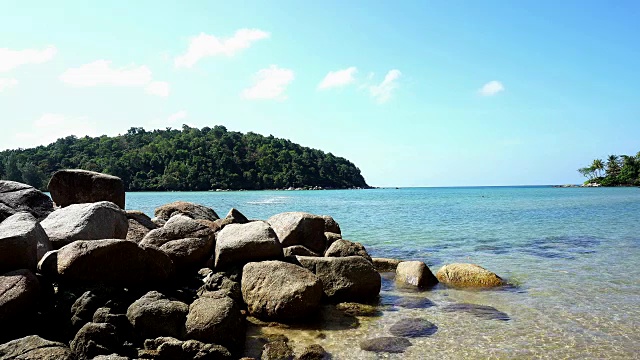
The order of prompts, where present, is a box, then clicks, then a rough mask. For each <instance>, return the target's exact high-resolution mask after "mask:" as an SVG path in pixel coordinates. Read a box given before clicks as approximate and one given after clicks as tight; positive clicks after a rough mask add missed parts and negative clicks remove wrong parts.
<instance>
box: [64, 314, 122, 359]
mask: <svg viewBox="0 0 640 360" xmlns="http://www.w3.org/2000/svg"><path fill="white" fill-rule="evenodd" d="M119 346H120V342H119V341H118V336H117V334H116V327H115V326H113V325H112V324H105V323H92V322H90V323H86V324H85V325H84V326H83V327H82V328H81V329H80V330H79V331H78V333H77V334H76V336H75V338H74V339H73V341H71V351H73V353H74V354H75V355H76V356H77V357H78V359H93V358H94V357H96V356H98V355H108V354H112V353H114V352H116V350H117V349H118V347H119Z"/></svg>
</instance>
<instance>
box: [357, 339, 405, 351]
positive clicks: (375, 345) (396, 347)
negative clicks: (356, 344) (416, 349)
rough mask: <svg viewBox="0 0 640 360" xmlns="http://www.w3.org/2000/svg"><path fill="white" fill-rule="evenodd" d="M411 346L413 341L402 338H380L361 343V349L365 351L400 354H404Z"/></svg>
mask: <svg viewBox="0 0 640 360" xmlns="http://www.w3.org/2000/svg"><path fill="white" fill-rule="evenodd" d="M409 346H411V341H409V340H408V339H406V338H401V337H394V336H389V337H379V338H374V339H367V340H363V341H361V342H360V348H361V349H362V350H364V351H372V352H377V353H380V352H385V353H394V354H399V353H403V352H404V351H405V350H406V349H407V348H408V347H409Z"/></svg>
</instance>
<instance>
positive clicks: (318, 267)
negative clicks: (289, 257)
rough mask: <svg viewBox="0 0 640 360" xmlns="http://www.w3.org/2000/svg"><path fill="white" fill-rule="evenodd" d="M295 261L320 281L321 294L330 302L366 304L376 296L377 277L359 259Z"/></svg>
mask: <svg viewBox="0 0 640 360" xmlns="http://www.w3.org/2000/svg"><path fill="white" fill-rule="evenodd" d="M296 259H297V260H298V261H299V262H300V264H301V265H302V266H304V267H305V268H307V269H309V270H310V271H311V272H313V273H314V274H316V276H318V277H319V278H320V280H322V285H323V287H324V293H325V294H326V295H327V297H328V298H329V300H331V301H334V302H368V301H371V300H373V299H375V298H376V297H377V296H378V294H380V287H381V283H382V282H381V279H380V274H379V273H378V272H377V271H376V270H375V269H374V268H373V265H372V264H371V263H370V262H368V261H367V260H365V259H364V258H363V257H361V256H348V257H339V258H334V257H310V256H296Z"/></svg>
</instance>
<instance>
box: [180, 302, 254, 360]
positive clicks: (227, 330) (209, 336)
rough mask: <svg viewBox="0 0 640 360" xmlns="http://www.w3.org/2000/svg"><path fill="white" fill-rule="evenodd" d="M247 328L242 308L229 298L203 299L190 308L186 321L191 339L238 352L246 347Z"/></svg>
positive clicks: (188, 335) (188, 336)
mask: <svg viewBox="0 0 640 360" xmlns="http://www.w3.org/2000/svg"><path fill="white" fill-rule="evenodd" d="M245 327H246V324H245V321H244V317H243V316H242V313H241V312H240V308H239V307H238V305H236V303H235V302H234V301H233V300H232V299H231V298H229V297H221V298H217V299H216V298H206V297H203V298H199V299H197V300H196V301H194V302H193V304H191V305H190V306H189V313H188V315H187V321H186V330H187V338H189V339H193V340H198V341H202V342H204V343H216V344H219V345H222V346H224V347H226V348H227V349H231V350H236V351H237V350H239V349H241V348H242V346H243V345H244V340H245Z"/></svg>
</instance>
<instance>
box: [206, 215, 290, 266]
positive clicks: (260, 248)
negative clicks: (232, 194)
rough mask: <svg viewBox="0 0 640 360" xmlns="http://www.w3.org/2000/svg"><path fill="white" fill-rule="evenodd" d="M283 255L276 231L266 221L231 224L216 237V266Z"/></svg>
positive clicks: (271, 258)
mask: <svg viewBox="0 0 640 360" xmlns="http://www.w3.org/2000/svg"><path fill="white" fill-rule="evenodd" d="M282 257H283V254H282V247H281V246H280V242H279V241H278V237H277V236H276V233H275V232H274V231H273V229H272V228H271V226H269V224H267V223H265V222H264V221H254V222H250V223H246V224H229V225H227V226H225V227H224V229H222V230H221V231H220V232H219V233H218V235H217V237H216V251H215V267H216V268H225V267H229V266H233V265H244V264H246V263H248V262H251V261H261V260H277V259H281V258H282Z"/></svg>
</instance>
